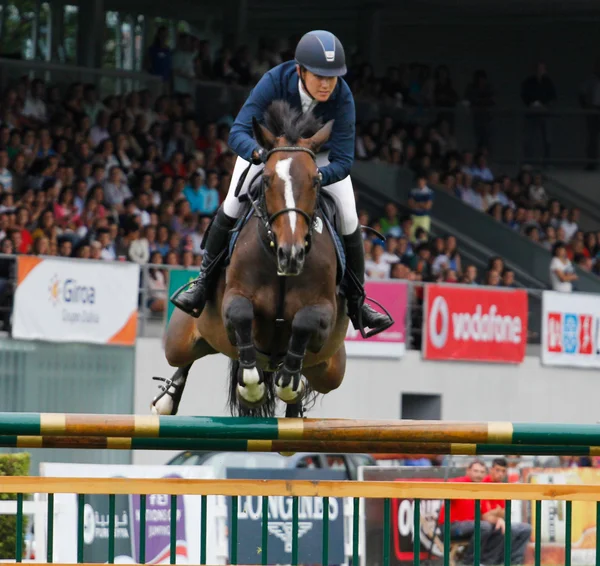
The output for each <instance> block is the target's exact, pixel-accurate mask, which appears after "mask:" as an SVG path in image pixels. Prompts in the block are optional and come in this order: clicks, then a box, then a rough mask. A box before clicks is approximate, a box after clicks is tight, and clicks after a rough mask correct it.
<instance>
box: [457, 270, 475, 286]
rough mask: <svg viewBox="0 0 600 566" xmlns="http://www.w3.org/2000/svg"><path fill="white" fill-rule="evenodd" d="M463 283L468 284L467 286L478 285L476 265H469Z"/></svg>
mask: <svg viewBox="0 0 600 566" xmlns="http://www.w3.org/2000/svg"><path fill="white" fill-rule="evenodd" d="M461 283H466V284H467V285H477V267H475V266H474V265H467V268H466V269H465V274H464V276H463V278H462V281H461Z"/></svg>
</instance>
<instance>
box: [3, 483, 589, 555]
mask: <svg viewBox="0 0 600 566" xmlns="http://www.w3.org/2000/svg"><path fill="white" fill-rule="evenodd" d="M0 491H2V492H4V493H16V494H17V531H16V532H17V540H16V556H15V559H16V561H17V562H21V561H22V556H23V534H22V533H23V504H24V495H25V494H48V497H47V517H48V521H47V532H46V537H47V541H48V544H47V552H46V559H47V563H52V562H53V556H54V553H53V548H54V544H53V543H54V540H55V531H54V523H53V520H52V518H53V517H54V499H55V497H54V496H55V495H56V494H73V493H76V494H77V501H78V513H77V532H76V533H72V534H71V535H70V536H72V537H73V538H74V539H75V541H76V547H77V563H83V557H84V553H83V550H84V537H85V525H84V521H85V517H84V504H85V495H97V494H102V495H104V494H108V498H109V506H108V507H109V513H108V521H109V523H108V542H107V549H106V556H107V561H108V563H109V564H113V563H114V561H115V530H116V525H115V513H114V510H115V497H116V496H117V495H130V494H132V493H135V494H136V495H140V515H139V537H140V538H139V540H140V543H141V544H140V547H139V552H138V558H139V563H142V564H143V563H145V561H146V537H145V533H146V511H147V497H148V495H153V494H155V495H162V496H164V495H167V496H169V499H170V505H169V506H170V524H171V525H176V524H177V496H181V495H188V496H199V497H200V498H201V509H202V511H203V512H202V521H201V529H200V537H199V541H198V544H199V547H200V564H205V563H206V549H207V524H208V521H207V517H206V509H207V497H208V496H214V495H219V496H226V497H232V500H231V517H230V521H231V528H230V537H229V539H230V549H229V563H230V564H238V559H237V557H238V550H239V546H240V544H243V545H252V546H253V547H256V548H257V550H258V554H260V556H261V564H268V561H267V559H268V544H269V536H268V535H269V527H268V525H269V521H268V519H267V518H268V516H269V498H270V497H283V498H291V515H292V517H291V518H292V520H291V532H290V538H291V564H292V565H297V564H299V559H298V556H299V547H300V544H301V541H300V536H299V508H300V505H299V502H300V498H301V497H310V498H322V504H321V509H322V514H323V529H322V542H321V548H320V549H313V551H314V558H313V560H311V563H313V564H315V563H319V562H318V560H317V556H318V555H319V554H320V557H321V559H320V564H329V563H330V562H329V551H330V547H329V529H328V526H329V500H330V498H350V499H351V500H352V510H353V515H352V522H351V524H352V527H353V528H352V531H351V540H352V554H351V560H352V562H351V563H352V564H353V565H357V564H359V563H360V558H361V553H360V550H361V548H360V536H361V522H360V514H361V500H365V499H378V500H383V544H382V549H381V553H382V554H381V556H382V564H383V566H389V565H390V546H391V544H390V542H391V526H392V501H393V500H394V499H396V500H398V499H405V500H406V499H408V500H412V501H413V505H412V507H413V532H414V533H420V532H421V506H422V504H423V503H424V502H426V501H430V500H442V501H444V502H445V516H444V518H445V521H444V528H443V535H442V537H443V541H444V547H443V564H444V566H450V552H451V536H450V521H451V518H452V517H451V510H450V507H451V500H453V499H454V500H456V499H463V500H475V533H474V538H473V541H474V561H475V564H479V563H480V562H479V558H480V556H481V550H482V541H481V501H482V500H493V501H497V500H501V501H505V502H506V515H505V516H506V532H505V537H504V539H505V542H504V564H505V566H511V526H512V517H511V515H512V513H511V502H512V501H513V500H519V501H530V502H532V507H534V513H533V514H534V515H535V518H534V522H535V528H534V541H535V551H534V557H535V562H534V564H535V566H540V564H541V539H542V523H541V520H542V501H565V502H566V537H565V564H567V565H570V564H571V548H572V509H573V502H574V501H591V502H596V510H597V511H596V512H597V517H598V518H600V503H598V502H599V501H600V490H598V486H595V485H557V484H552V485H539V484H516V485H515V484H491V483H481V484H475V483H439V482H424V483H419V482H414V481H413V482H395V481H393V482H389V481H387V482H386V481H381V482H379V481H362V482H354V481H302V480H295V481H282V480H268V481H257V480H191V479H186V480H181V479H160V480H158V479H131V478H102V479H94V478H52V477H44V478H37V477H36V478H34V477H3V478H0ZM240 496H246V497H249V496H254V497H261V498H262V502H261V503H262V504H261V531H260V532H261V537H260V539H259V540H252V541H250V540H243V541H240V540H239V539H238V515H239V512H240V511H241V512H244V511H246V510H245V509H240V505H239V499H238V498H239V497H240ZM265 519H267V520H265ZM170 533H171V535H170V544H169V562H170V563H171V564H175V561H176V550H177V536H176V534H177V533H176V530H175V529H174V528H171V529H170ZM62 534H63V535H64V533H62ZM67 536H69V535H67ZM416 540H419V539H416ZM598 548H600V529H599V530H597V532H596V549H597V550H598ZM319 551H320V552H319ZM420 561H421V546H420V544H414V549H413V564H414V565H415V566H418V565H419V564H420Z"/></svg>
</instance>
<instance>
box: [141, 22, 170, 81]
mask: <svg viewBox="0 0 600 566" xmlns="http://www.w3.org/2000/svg"><path fill="white" fill-rule="evenodd" d="M168 35H169V32H168V30H167V27H166V26H160V27H159V28H158V29H157V30H156V35H155V36H154V42H153V43H152V45H151V46H150V48H149V49H148V57H147V64H146V69H147V70H148V72H149V73H150V74H151V75H156V76H158V77H160V78H161V79H162V80H163V82H164V83H169V82H170V81H171V74H172V72H173V69H172V67H173V62H172V53H171V48H170V47H169V44H168V43H167V39H168Z"/></svg>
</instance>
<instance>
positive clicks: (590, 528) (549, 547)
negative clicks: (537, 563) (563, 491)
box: [522, 467, 600, 565]
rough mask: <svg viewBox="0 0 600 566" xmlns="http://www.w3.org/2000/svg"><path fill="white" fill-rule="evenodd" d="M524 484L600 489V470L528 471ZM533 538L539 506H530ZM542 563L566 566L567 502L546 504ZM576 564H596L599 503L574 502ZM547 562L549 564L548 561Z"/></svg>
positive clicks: (573, 561)
mask: <svg viewBox="0 0 600 566" xmlns="http://www.w3.org/2000/svg"><path fill="white" fill-rule="evenodd" d="M522 474H523V482H529V483H536V484H560V485H564V484H567V485H568V484H579V485H581V484H585V485H598V488H599V489H600V470H599V469H598V468H587V467H584V468H557V469H555V468H544V469H539V468H524V469H523V470H522ZM530 510H531V513H530V524H531V526H532V532H531V537H532V540H535V520H536V516H535V505H531V506H530ZM541 526H542V532H541V534H542V539H541V543H542V562H545V563H547V564H549V563H554V564H561V563H564V562H565V542H566V526H567V513H566V502H565V501H542V513H541ZM571 540H572V543H571V560H572V564H575V565H583V564H593V563H594V562H595V559H596V503H595V502H594V501H574V502H573V508H572V524H571ZM544 558H546V560H544Z"/></svg>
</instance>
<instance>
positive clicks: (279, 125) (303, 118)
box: [265, 100, 322, 143]
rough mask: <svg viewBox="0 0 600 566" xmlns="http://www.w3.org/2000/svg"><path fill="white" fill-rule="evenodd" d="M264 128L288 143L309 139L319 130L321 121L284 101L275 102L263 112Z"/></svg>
mask: <svg viewBox="0 0 600 566" xmlns="http://www.w3.org/2000/svg"><path fill="white" fill-rule="evenodd" d="M265 126H266V127H267V128H268V129H269V131H271V132H272V133H273V134H274V135H275V136H277V137H284V138H285V139H286V140H287V141H288V142H289V143H297V142H298V140H299V139H300V138H310V137H312V136H313V135H314V134H316V133H317V132H318V131H319V130H320V129H321V126H322V124H321V120H319V118H317V117H316V116H315V115H314V114H313V113H312V112H306V113H305V114H303V113H301V112H299V111H298V110H296V109H294V108H292V107H291V106H290V104H289V103H288V102H286V101H285V100H275V101H274V102H272V103H271V105H270V106H269V107H268V108H267V110H266V112H265Z"/></svg>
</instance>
